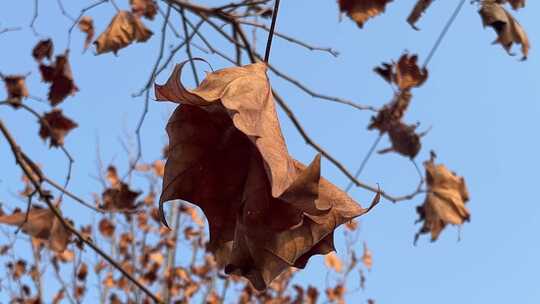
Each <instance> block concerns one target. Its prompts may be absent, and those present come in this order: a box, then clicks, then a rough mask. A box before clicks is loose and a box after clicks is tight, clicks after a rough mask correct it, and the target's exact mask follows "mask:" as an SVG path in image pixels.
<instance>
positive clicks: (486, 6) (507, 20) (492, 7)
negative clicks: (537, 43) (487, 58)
mask: <svg viewBox="0 0 540 304" xmlns="http://www.w3.org/2000/svg"><path fill="white" fill-rule="evenodd" d="M479 13H480V16H481V17H482V22H483V24H484V27H486V26H491V27H493V29H494V30H495V32H496V33H497V36H498V38H497V40H495V42H494V43H500V44H501V45H502V46H503V48H504V49H505V50H506V52H508V54H510V55H513V53H512V52H511V49H512V45H513V44H514V43H517V44H521V53H522V54H523V57H522V60H525V59H527V56H528V54H529V48H530V44H529V38H528V37H527V34H526V33H525V31H524V30H523V28H522V27H521V25H520V24H519V22H517V20H516V19H514V17H512V15H510V13H509V12H507V11H506V10H505V9H504V8H503V7H502V6H501V5H500V4H498V3H494V2H491V1H484V2H483V3H482V7H481V8H480V11H479Z"/></svg>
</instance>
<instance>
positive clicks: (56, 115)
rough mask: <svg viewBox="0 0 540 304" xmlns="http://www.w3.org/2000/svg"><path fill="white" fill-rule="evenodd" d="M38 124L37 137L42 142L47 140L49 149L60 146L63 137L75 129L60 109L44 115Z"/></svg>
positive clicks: (74, 124)
mask: <svg viewBox="0 0 540 304" xmlns="http://www.w3.org/2000/svg"><path fill="white" fill-rule="evenodd" d="M40 123H41V126H40V128H39V136H40V137H41V138H42V139H43V140H45V139H47V138H49V139H50V146H51V147H58V146H62V145H63V144H64V137H66V135H67V134H68V133H69V132H70V131H71V130H73V129H75V128H76V127H77V124H76V123H75V122H73V121H72V120H71V119H69V118H67V117H65V116H64V115H63V114H62V110H60V109H53V110H52V111H51V112H49V113H45V115H43V118H42V120H41V121H40Z"/></svg>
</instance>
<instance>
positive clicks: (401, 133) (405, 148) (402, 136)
mask: <svg viewBox="0 0 540 304" xmlns="http://www.w3.org/2000/svg"><path fill="white" fill-rule="evenodd" d="M416 128H417V125H416V124H414V125H407V124H404V123H402V122H397V123H394V124H392V125H391V127H390V129H389V130H388V135H389V136H390V142H391V143H392V147H391V148H388V149H384V150H381V151H379V153H386V152H391V151H394V152H397V153H399V154H401V155H404V156H407V157H409V158H411V159H412V158H415V157H416V155H417V154H418V152H420V149H421V148H422V144H421V142H420V135H419V134H417V133H416Z"/></svg>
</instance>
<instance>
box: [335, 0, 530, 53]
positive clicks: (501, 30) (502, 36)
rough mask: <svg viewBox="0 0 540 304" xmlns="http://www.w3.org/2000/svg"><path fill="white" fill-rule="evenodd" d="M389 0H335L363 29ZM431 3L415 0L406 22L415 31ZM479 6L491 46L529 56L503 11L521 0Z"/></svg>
mask: <svg viewBox="0 0 540 304" xmlns="http://www.w3.org/2000/svg"><path fill="white" fill-rule="evenodd" d="M390 2H392V0H338V4H339V9H340V11H341V12H345V13H346V14H347V15H348V16H349V17H350V18H351V19H353V20H354V21H355V22H356V23H357V24H358V26H359V27H361V28H362V27H363V26H364V24H365V23H366V21H368V19H370V18H373V17H375V16H378V15H380V14H382V13H384V11H385V9H386V6H387V5H388V4H389V3H390ZM432 2H433V0H417V2H416V4H415V6H414V7H413V9H412V11H411V13H410V14H409V16H408V18H407V22H408V23H409V24H410V25H411V26H412V27H413V28H414V29H416V30H418V28H417V27H416V23H417V22H418V21H419V20H420V18H421V16H422V15H423V14H424V13H425V12H426V10H427V9H428V8H429V6H430V5H431V4H432ZM472 2H478V3H480V11H479V13H480V16H481V18H482V22H483V24H484V26H490V27H493V29H494V30H495V32H496V33H497V36H498V37H497V40H495V43H499V44H501V45H502V46H503V47H504V49H505V50H506V51H507V52H508V53H509V54H511V55H513V53H512V52H511V49H512V45H513V44H514V43H516V44H520V45H521V53H522V54H523V59H526V58H527V56H528V53H529V48H530V43H529V39H528V38H527V34H526V33H525V31H524V30H523V28H522V26H521V25H520V24H519V22H518V21H517V20H516V19H515V18H514V17H513V16H512V15H511V14H510V13H509V12H508V11H507V10H506V9H505V8H504V6H503V5H504V4H505V3H509V4H510V5H511V7H512V8H513V9H514V10H519V9H521V8H524V7H525V0H477V1H472Z"/></svg>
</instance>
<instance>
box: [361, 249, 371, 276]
mask: <svg viewBox="0 0 540 304" xmlns="http://www.w3.org/2000/svg"><path fill="white" fill-rule="evenodd" d="M362 264H364V267H366V268H367V269H368V270H369V271H371V267H373V256H372V254H371V251H370V250H369V248H368V247H367V244H366V243H365V242H364V253H363V254H362Z"/></svg>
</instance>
